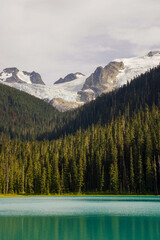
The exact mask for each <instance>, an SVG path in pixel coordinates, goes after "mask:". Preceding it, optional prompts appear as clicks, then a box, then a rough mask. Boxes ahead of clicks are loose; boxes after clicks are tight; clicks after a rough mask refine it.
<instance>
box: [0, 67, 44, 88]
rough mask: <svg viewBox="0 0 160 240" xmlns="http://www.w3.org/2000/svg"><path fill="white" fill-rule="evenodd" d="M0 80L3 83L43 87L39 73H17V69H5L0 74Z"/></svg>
mask: <svg viewBox="0 0 160 240" xmlns="http://www.w3.org/2000/svg"><path fill="white" fill-rule="evenodd" d="M0 80H1V81H3V82H4V83H5V82H6V83H7V82H8V83H15V82H16V83H23V84H40V85H45V84H44V82H43V81H42V78H41V76H40V74H39V73H36V72H31V73H29V72H26V71H19V70H18V69H17V68H5V69H4V70H3V71H2V72H1V73H0Z"/></svg>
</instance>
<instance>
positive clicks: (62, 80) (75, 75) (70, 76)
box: [54, 72, 84, 84]
mask: <svg viewBox="0 0 160 240" xmlns="http://www.w3.org/2000/svg"><path fill="white" fill-rule="evenodd" d="M80 76H82V77H83V76H84V75H83V74H82V73H79V72H77V73H70V74H68V75H67V76H66V77H65V78H60V79H59V80H57V81H56V82H55V83H54V84H59V83H65V82H70V81H73V80H75V79H77V78H78V77H80Z"/></svg>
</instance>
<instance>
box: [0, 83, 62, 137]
mask: <svg viewBox="0 0 160 240" xmlns="http://www.w3.org/2000/svg"><path fill="white" fill-rule="evenodd" d="M61 115H62V114H61ZM57 123H58V124H59V125H60V124H61V121H60V113H59V112H58V111H57V110H56V109H54V108H53V107H52V106H50V105H49V104H47V103H45V102H44V101H42V100H40V99H38V98H35V97H33V96H31V95H29V94H27V93H24V92H21V91H19V90H16V89H14V88H11V87H8V86H6V85H3V84H0V138H1V139H2V138H4V135H5V136H8V137H11V138H20V139H22V140H23V139H34V138H36V136H37V135H39V134H41V133H44V132H48V131H51V130H53V129H54V128H55V126H56V124H57Z"/></svg>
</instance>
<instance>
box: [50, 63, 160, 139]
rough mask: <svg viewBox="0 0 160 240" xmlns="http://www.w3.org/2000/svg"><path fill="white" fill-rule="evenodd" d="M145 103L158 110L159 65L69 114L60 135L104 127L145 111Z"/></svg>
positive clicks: (159, 99)
mask: <svg viewBox="0 0 160 240" xmlns="http://www.w3.org/2000/svg"><path fill="white" fill-rule="evenodd" d="M146 104H147V105H148V106H149V109H151V107H152V105H153V104H155V105H156V106H158V107H159V108H160V66H159V67H157V68H154V69H152V70H150V71H149V72H146V73H145V74H142V75H141V76H139V77H137V78H136V79H134V80H132V81H131V82H130V83H128V84H127V85H124V86H123V87H121V88H119V89H117V90H115V91H112V92H110V93H107V94H103V95H102V96H100V97H98V98H97V99H96V100H95V101H92V102H90V103H88V104H85V105H84V106H83V107H81V108H80V109H76V110H75V111H74V112H72V114H71V113H68V118H67V119H68V124H66V125H65V126H64V128H63V130H61V131H60V134H62V133H64V132H66V133H74V132H76V131H77V129H79V128H82V129H86V128H87V127H88V126H91V125H92V124H97V123H98V122H99V123H101V125H104V124H106V123H109V122H110V121H111V120H115V119H116V118H117V117H118V116H119V114H121V115H124V117H132V115H133V113H135V112H137V111H138V110H139V109H141V110H144V109H145V105H146ZM66 115H67V113H66ZM54 136H55V135H54V134H53V136H52V138H54Z"/></svg>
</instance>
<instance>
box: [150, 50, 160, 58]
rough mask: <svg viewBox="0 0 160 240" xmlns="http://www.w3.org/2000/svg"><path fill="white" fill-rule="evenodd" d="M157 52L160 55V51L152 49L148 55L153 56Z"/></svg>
mask: <svg viewBox="0 0 160 240" xmlns="http://www.w3.org/2000/svg"><path fill="white" fill-rule="evenodd" d="M156 54H159V55H160V51H150V52H149V53H148V54H147V56H148V57H153V56H154V55H156Z"/></svg>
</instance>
